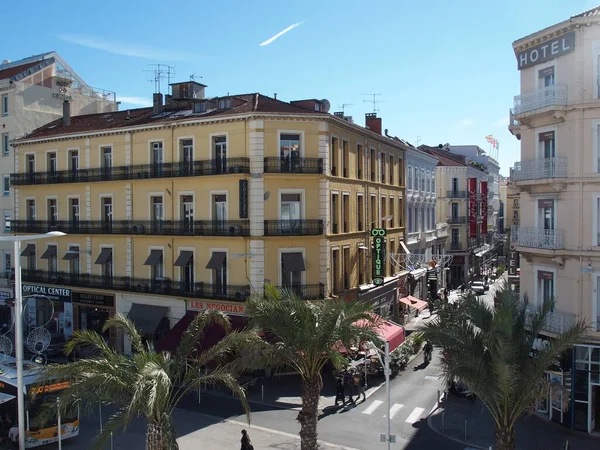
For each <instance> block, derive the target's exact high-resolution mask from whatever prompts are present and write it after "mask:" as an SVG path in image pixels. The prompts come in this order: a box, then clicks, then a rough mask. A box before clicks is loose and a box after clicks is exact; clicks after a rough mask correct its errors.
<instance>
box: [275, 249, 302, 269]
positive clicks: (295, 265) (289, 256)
mask: <svg viewBox="0 0 600 450" xmlns="http://www.w3.org/2000/svg"><path fill="white" fill-rule="evenodd" d="M281 262H282V264H283V270H285V271H286V272H304V271H305V270H306V266H305V265H304V258H302V253H300V252H294V253H282V255H281Z"/></svg>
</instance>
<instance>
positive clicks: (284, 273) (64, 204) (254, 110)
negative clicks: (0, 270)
mask: <svg viewBox="0 0 600 450" xmlns="http://www.w3.org/2000/svg"><path fill="white" fill-rule="evenodd" d="M171 86H172V94H171V95H168V96H167V97H166V103H165V104H163V99H162V95H161V94H155V95H154V105H153V107H152V108H142V109H135V110H129V111H120V112H116V113H110V114H95V115H84V116H74V117H71V118H70V119H69V118H67V117H65V118H64V119H63V120H57V121H54V122H52V123H50V124H48V125H46V126H44V127H41V128H38V129H37V130H35V131H34V132H33V133H30V134H29V135H27V136H26V137H24V138H22V139H19V140H17V141H16V142H14V143H13V145H14V147H15V152H16V163H15V164H16V168H17V171H16V173H15V174H14V175H13V176H12V180H11V181H12V184H13V186H14V190H15V197H16V206H15V214H16V217H17V218H18V219H17V220H16V221H13V230H14V231H15V232H17V233H19V234H23V233H33V232H43V231H48V230H53V229H58V230H62V231H65V232H67V233H68V235H67V236H65V237H62V238H59V239H56V240H55V241H52V242H43V243H41V242H40V243H35V242H31V243H27V244H26V245H24V246H23V252H22V254H21V257H22V258H23V267H24V270H23V280H24V283H26V284H33V285H37V286H40V285H41V286H56V287H62V288H65V289H69V290H70V291H71V292H72V294H71V295H72V297H73V302H72V304H73V306H72V307H73V317H74V324H75V329H77V328H82V327H85V326H89V323H90V321H89V320H88V319H87V315H88V314H90V310H89V307H90V305H89V303H85V302H82V301H81V300H75V298H77V299H80V298H82V296H83V298H88V297H94V298H95V297H98V298H101V299H105V300H106V301H104V303H103V304H102V305H100V306H97V307H95V313H96V315H98V314H99V313H98V312H97V311H98V310H101V311H102V313H101V318H102V320H100V322H102V321H103V320H105V319H106V317H108V316H109V315H110V314H112V313H114V312H121V313H123V314H126V315H129V317H131V318H132V319H133V320H134V321H136V323H144V324H148V326H145V328H144V330H143V331H144V334H145V335H146V336H147V338H148V339H150V340H153V341H155V342H156V343H157V345H159V347H160V346H162V348H168V347H169V346H173V345H176V344H177V342H178V336H177V333H181V330H182V329H183V328H185V327H184V326H183V325H181V326H176V324H177V323H178V322H179V321H183V323H184V324H185V323H186V322H187V321H189V320H190V317H192V316H193V315H194V314H195V313H196V312H197V311H201V310H205V309H219V310H222V311H224V312H226V313H227V314H230V315H231V316H232V318H233V320H234V321H238V322H239V321H242V322H243V320H244V317H245V312H244V304H245V300H246V299H247V297H248V296H249V295H250V294H251V293H253V292H262V291H263V289H264V285H265V283H269V284H272V285H274V286H277V287H279V288H280V289H289V290H292V291H294V292H295V293H296V294H297V295H299V296H300V297H302V298H304V299H307V300H313V299H322V298H328V297H334V296H354V297H361V298H365V299H367V300H372V301H374V302H376V306H377V307H378V308H380V309H382V308H383V307H386V308H388V309H389V310H394V309H397V308H396V304H395V303H397V281H398V276H397V275H396V273H395V272H396V271H395V269H394V268H393V267H392V266H391V265H390V264H385V263H384V264H383V270H384V273H383V275H385V281H386V282H385V283H384V285H383V286H375V285H374V284H373V283H372V281H373V276H372V268H373V258H372V257H373V253H372V252H371V250H370V249H371V246H372V242H371V238H370V230H371V228H377V227H383V228H385V229H386V231H387V233H386V237H385V243H384V246H385V249H384V250H385V251H386V252H392V253H393V252H396V251H397V249H398V248H400V246H401V241H402V240H403V238H404V217H403V215H404V214H403V211H404V206H403V200H404V158H405V156H404V155H405V150H406V149H405V147H406V146H405V145H404V144H401V143H398V142H394V141H392V140H391V139H389V138H387V137H385V136H382V135H381V119H380V118H377V117H376V116H375V115H372V114H371V115H368V116H367V118H366V119H367V126H368V128H365V127H361V126H358V125H356V124H354V123H352V122H350V121H348V120H346V119H345V118H343V117H338V116H337V115H331V114H329V113H328V112H327V108H328V102H326V101H325V100H322V101H321V100H302V101H295V102H289V103H288V102H283V101H280V100H276V99H273V98H270V97H267V96H263V95H260V94H248V95H228V96H225V97H215V98H206V96H205V88H206V86H204V85H202V84H199V83H195V82H187V83H174V84H172V85H171ZM74 161H76V162H74ZM49 188H51V189H49ZM388 216H389V219H388V220H382V218H384V217H388ZM394 275H396V276H394ZM391 287H393V289H391ZM386 289H388V290H390V292H391V294H389V293H387V292H384V291H385V290H386ZM378 292H380V293H381V295H379V296H377V295H376V293H378ZM384 294H389V295H384ZM384 303H385V304H384ZM64 307H70V306H69V305H67V303H66V302H65V303H64ZM236 323H237V322H236ZM86 324H87V325H86Z"/></svg>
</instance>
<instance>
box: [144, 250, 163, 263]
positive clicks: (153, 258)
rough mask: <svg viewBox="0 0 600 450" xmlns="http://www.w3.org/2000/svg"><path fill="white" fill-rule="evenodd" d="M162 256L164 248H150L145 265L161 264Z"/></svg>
mask: <svg viewBox="0 0 600 450" xmlns="http://www.w3.org/2000/svg"><path fill="white" fill-rule="evenodd" d="M162 256H163V252H162V250H150V255H149V256H148V258H147V259H146V262H145V263H144V265H145V266H156V265H157V264H160V261H161V260H162Z"/></svg>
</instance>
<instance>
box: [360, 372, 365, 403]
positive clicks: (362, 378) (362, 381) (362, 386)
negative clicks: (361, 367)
mask: <svg viewBox="0 0 600 450" xmlns="http://www.w3.org/2000/svg"><path fill="white" fill-rule="evenodd" d="M358 387H359V391H358V396H360V395H362V398H363V402H365V401H367V392H366V389H367V381H366V380H365V374H364V373H361V374H360V381H359V382H358Z"/></svg>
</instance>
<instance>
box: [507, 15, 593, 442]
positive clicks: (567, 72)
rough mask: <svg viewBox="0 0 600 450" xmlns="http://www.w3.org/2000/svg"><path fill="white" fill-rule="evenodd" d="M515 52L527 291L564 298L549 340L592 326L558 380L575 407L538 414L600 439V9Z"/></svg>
mask: <svg viewBox="0 0 600 450" xmlns="http://www.w3.org/2000/svg"><path fill="white" fill-rule="evenodd" d="M513 48H514V52H515V56H516V63H517V69H518V70H519V73H520V80H521V92H520V94H519V95H517V96H516V97H515V98H514V106H513V108H512V110H511V111H510V115H511V117H510V119H511V121H510V124H509V130H510V131H511V132H512V133H513V134H514V135H515V136H516V137H517V138H518V139H520V140H521V161H520V162H518V163H517V164H516V165H515V166H514V168H513V169H512V170H511V175H510V179H511V182H513V183H514V184H515V186H516V187H517V188H518V189H519V191H520V196H519V200H518V201H519V208H518V210H519V211H520V213H519V219H518V224H514V225H513V226H512V230H511V240H512V245H513V247H514V249H515V250H516V251H518V252H519V254H520V268H521V271H520V293H521V294H522V295H524V294H528V296H529V299H530V304H531V305H532V306H534V307H535V306H538V305H540V304H541V303H542V301H543V300H545V299H548V298H552V297H553V298H555V299H556V307H555V309H554V311H553V312H552V313H551V314H550V317H549V319H548V321H547V323H546V324H545V330H544V335H545V338H547V337H550V338H551V337H552V336H554V335H555V334H556V333H560V332H561V331H562V330H564V329H565V328H566V327H567V326H569V325H571V324H572V323H574V321H575V320H577V319H580V320H584V321H585V322H587V323H589V324H591V329H590V330H589V333H588V336H587V338H586V342H585V343H584V344H582V345H578V346H577V347H576V349H575V351H574V352H573V354H572V355H568V356H567V357H566V358H564V360H563V361H562V363H561V366H560V367H558V368H556V370H555V372H553V373H552V374H551V375H549V376H552V377H554V378H555V379H558V380H559V381H562V383H563V384H564V385H565V387H567V388H568V389H572V395H571V408H570V409H569V410H568V411H562V410H561V409H560V407H559V405H557V402H555V403H552V402H551V401H550V402H548V401H546V402H542V403H540V405H538V408H537V409H538V411H539V412H540V413H542V414H545V415H547V416H548V417H550V418H552V419H553V420H557V421H560V422H562V423H564V424H566V425H568V426H570V427H571V428H574V429H577V430H583V431H587V432H598V431H600V421H598V420H596V419H595V417H598V413H599V412H600V410H599V409H598V408H599V406H600V403H599V399H600V333H599V330H600V319H599V317H600V138H599V136H600V109H599V106H600V85H599V84H598V80H599V76H600V7H597V8H594V9H591V10H589V11H586V12H584V13H581V14H578V15H576V16H573V17H571V18H569V19H567V20H565V21H564V22H561V23H558V24H556V25H552V26H550V27H548V28H545V29H543V30H540V31H537V32H535V33H533V34H531V35H529V36H526V37H524V38H521V39H519V40H517V41H515V42H514V43H513ZM513 201H514V200H513ZM513 205H514V203H513ZM514 211H516V210H513V214H514ZM558 403H560V402H558Z"/></svg>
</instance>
